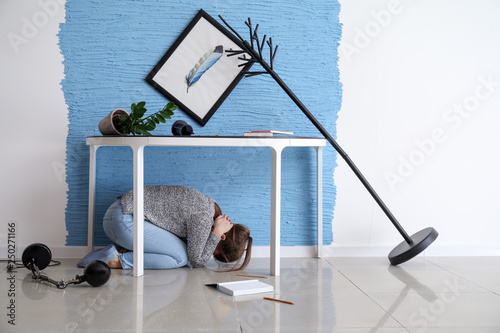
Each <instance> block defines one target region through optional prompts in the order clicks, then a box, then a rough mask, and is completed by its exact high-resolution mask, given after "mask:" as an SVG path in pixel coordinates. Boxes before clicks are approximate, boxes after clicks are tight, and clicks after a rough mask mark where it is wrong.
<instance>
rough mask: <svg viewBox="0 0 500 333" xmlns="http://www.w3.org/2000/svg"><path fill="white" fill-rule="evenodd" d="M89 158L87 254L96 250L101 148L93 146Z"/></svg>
mask: <svg viewBox="0 0 500 333" xmlns="http://www.w3.org/2000/svg"><path fill="white" fill-rule="evenodd" d="M89 148H90V157H89V203H88V226H87V228H88V229H87V230H88V234H87V252H91V251H92V250H94V212H95V179H96V154H97V149H98V148H99V146H95V145H91V146H89Z"/></svg>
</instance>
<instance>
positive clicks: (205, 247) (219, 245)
mask: <svg viewBox="0 0 500 333" xmlns="http://www.w3.org/2000/svg"><path fill="white" fill-rule="evenodd" d="M133 200H134V199H133V191H130V192H128V193H126V194H125V195H123V196H121V197H118V199H117V200H116V201H115V202H114V203H113V204H112V205H111V206H110V207H109V209H108V210H107V212H106V214H105V216H104V220H103V228H104V232H105V233H106V235H107V236H108V237H109V238H110V239H111V241H113V243H114V244H111V245H109V246H107V247H105V248H103V249H99V250H96V251H93V252H91V253H89V254H88V255H87V256H85V258H83V259H82V260H81V261H80V262H79V263H78V266H80V267H85V265H86V264H87V263H88V262H90V261H92V260H97V259H99V260H103V261H105V262H107V263H108V265H109V267H111V268H123V269H132V268H133V253H132V252H131V250H132V249H133V238H134V234H133V225H134V222H133V215H132V214H133ZM144 219H145V221H144V269H169V268H177V267H182V266H185V265H187V264H190V265H191V266H192V267H202V266H203V265H204V264H205V263H206V262H207V261H208V260H209V259H210V257H211V256H212V255H213V256H214V258H215V259H216V260H218V261H220V262H224V263H233V262H235V264H234V266H233V267H232V268H231V269H229V270H231V271H232V270H240V269H243V268H244V267H245V266H246V265H247V264H248V263H249V261H250V258H251V251H252V242H253V240H252V237H250V230H248V228H246V227H245V226H243V225H241V224H233V222H232V221H231V219H229V218H228V217H227V215H222V212H221V209H220V208H219V206H218V205H217V203H216V202H215V200H214V199H212V198H209V197H208V196H206V195H205V194H203V193H201V192H198V191H197V190H194V189H191V188H188V187H184V186H169V185H150V186H145V187H144ZM115 245H117V246H115ZM117 248H118V249H117ZM243 257H244V259H243V261H242V262H241V258H243ZM238 265H239V266H238Z"/></svg>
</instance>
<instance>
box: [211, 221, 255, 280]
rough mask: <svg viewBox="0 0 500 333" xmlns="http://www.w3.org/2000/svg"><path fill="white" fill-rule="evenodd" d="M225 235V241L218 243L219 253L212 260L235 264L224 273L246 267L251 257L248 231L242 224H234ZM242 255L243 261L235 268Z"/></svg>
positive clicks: (250, 240) (250, 242)
mask: <svg viewBox="0 0 500 333" xmlns="http://www.w3.org/2000/svg"><path fill="white" fill-rule="evenodd" d="M225 235H226V239H225V240H221V241H220V243H219V244H220V251H219V252H218V253H217V254H214V258H215V259H216V260H217V261H220V262H224V263H232V262H235V264H234V266H233V267H232V268H231V269H229V270H227V271H226V272H231V271H239V270H241V269H243V268H245V267H246V266H247V265H248V263H249V262H250V258H251V257H252V242H253V239H252V237H250V230H249V229H248V228H247V227H245V226H244V225H242V224H234V225H233V227H232V228H231V230H229V231H228V232H226V234H225ZM243 255H245V259H244V260H243V262H242V263H241V265H240V266H239V267H237V265H238V263H239V262H240V261H241V258H242V257H243Z"/></svg>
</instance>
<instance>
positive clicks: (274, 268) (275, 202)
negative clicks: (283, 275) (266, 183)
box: [271, 147, 282, 276]
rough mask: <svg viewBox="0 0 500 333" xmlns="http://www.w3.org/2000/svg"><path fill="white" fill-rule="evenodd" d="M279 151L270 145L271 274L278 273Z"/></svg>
mask: <svg viewBox="0 0 500 333" xmlns="http://www.w3.org/2000/svg"><path fill="white" fill-rule="evenodd" d="M281 151H282V148H275V147H271V163H272V165H271V275H275V276H278V275H280V258H281V254H280V250H281V249H280V246H281V244H280V236H281V230H280V227H281V226H280V223H281V221H280V219H281Z"/></svg>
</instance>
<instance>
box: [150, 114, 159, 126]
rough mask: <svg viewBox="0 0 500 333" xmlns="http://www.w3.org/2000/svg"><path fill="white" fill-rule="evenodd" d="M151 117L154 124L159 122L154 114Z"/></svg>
mask: <svg viewBox="0 0 500 333" xmlns="http://www.w3.org/2000/svg"><path fill="white" fill-rule="evenodd" d="M151 119H153V121H154V122H155V124H159V123H160V121H159V120H158V118H156V115H152V116H151Z"/></svg>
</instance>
